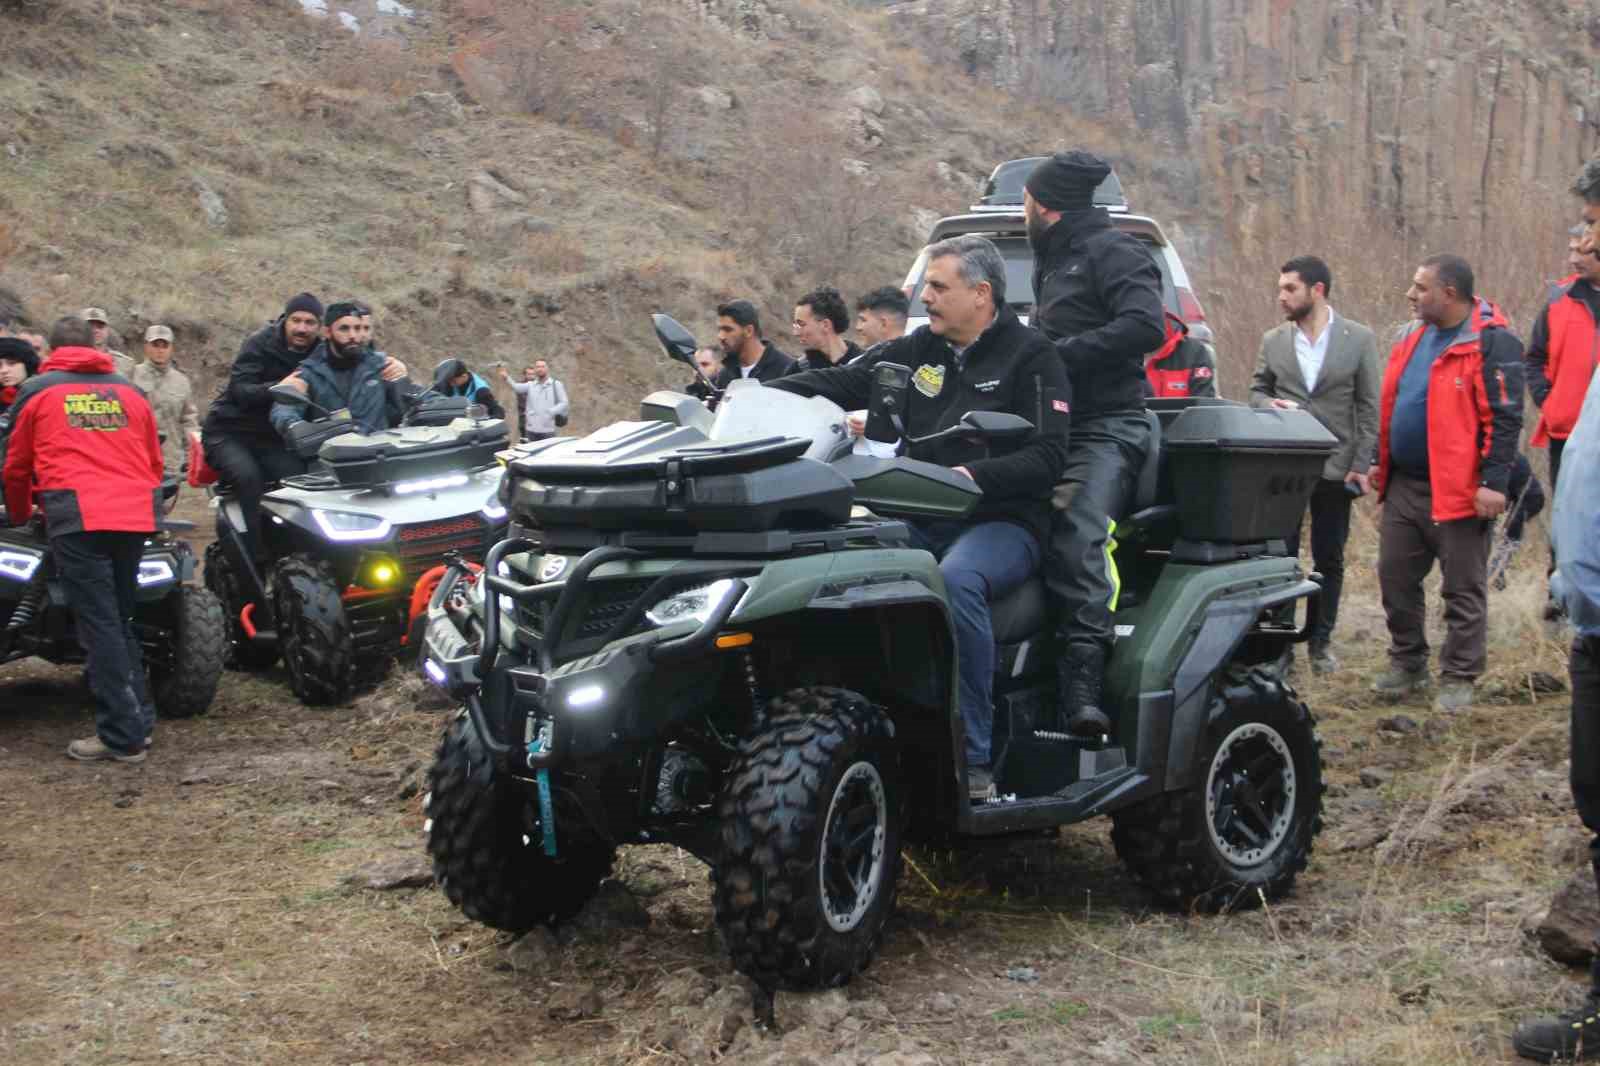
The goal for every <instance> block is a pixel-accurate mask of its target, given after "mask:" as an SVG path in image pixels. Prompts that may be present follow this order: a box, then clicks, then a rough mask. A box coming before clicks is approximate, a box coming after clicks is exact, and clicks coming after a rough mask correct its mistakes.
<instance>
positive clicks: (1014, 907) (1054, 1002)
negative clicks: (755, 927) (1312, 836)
mask: <svg viewBox="0 0 1600 1066" xmlns="http://www.w3.org/2000/svg"><path fill="white" fill-rule="evenodd" d="M185 511H186V512H187V513H191V514H196V515H198V516H199V517H202V518H203V516H204V511H203V509H202V508H201V507H200V506H199V504H198V502H197V501H193V500H191V501H189V502H188V503H187V504H186V507H185ZM1525 562H1527V561H1526V560H1525ZM1536 564H1537V561H1535V562H1534V563H1530V564H1529V566H1528V570H1527V572H1526V573H1523V572H1520V571H1519V574H1520V575H1521V577H1522V578H1526V580H1520V581H1519V582H1517V583H1515V584H1514V587H1513V589H1512V590H1511V591H1510V592H1507V593H1497V594H1496V595H1497V597H1499V599H1497V601H1496V603H1497V605H1498V606H1500V607H1502V608H1504V610H1503V611H1502V614H1506V615H1512V616H1515V617H1521V615H1522V614H1526V613H1527V611H1528V610H1531V609H1532V608H1531V606H1530V605H1531V604H1532V603H1533V602H1534V601H1533V598H1532V597H1533V593H1530V592H1528V591H1527V589H1528V588H1531V587H1532V586H1533V585H1537V584H1539V580H1538V573H1537V571H1538V570H1539V569H1542V567H1539V566H1537V565H1536ZM1538 595H1540V596H1542V591H1540V592H1539V593H1538ZM1348 602H1349V607H1348V608H1347V611H1346V615H1345V619H1344V620H1343V621H1342V623H1341V631H1342V634H1343V640H1342V642H1341V643H1340V644H1338V645H1337V646H1336V650H1337V651H1338V652H1339V653H1340V654H1341V655H1342V656H1344V658H1345V660H1346V665H1347V669H1346V671H1345V672H1344V673H1343V674H1341V675H1339V676H1338V677H1336V678H1335V679H1333V680H1331V681H1323V680H1321V679H1315V678H1311V677H1309V676H1305V671H1304V669H1303V668H1302V670H1301V674H1300V676H1299V680H1300V682H1301V683H1302V685H1303V694H1304V695H1305V697H1306V699H1307V700H1308V702H1309V703H1310V704H1311V705H1312V707H1313V709H1314V710H1315V711H1316V712H1317V714H1318V717H1319V719H1320V723H1321V729H1322V733H1323V736H1324V740H1325V743H1326V756H1327V764H1328V778H1329V780H1330V782H1331V786H1330V789H1329V795H1328V800H1327V814H1328V817H1327V822H1328V826H1327V830H1326V831H1325V832H1324V833H1323V835H1322V837H1321V838H1320V840H1319V842H1318V848H1317V853H1316V855H1315V857H1314V859H1313V862H1312V866H1311V869H1310V870H1309V872H1308V873H1307V874H1306V875H1305V876H1304V877H1303V878H1302V880H1301V881H1300V883H1299V885H1298V887H1297V890H1296V891H1295V893H1294V894H1293V895H1292V896H1291V897H1290V898H1288V899H1286V900H1283V901H1282V902H1280V903H1278V904H1276V905H1274V906H1272V907H1271V908H1270V909H1267V910H1256V911H1252V912H1248V913H1242V914H1233V915H1226V916H1222V917H1188V916H1184V915H1175V914H1171V913H1168V912H1164V911H1160V910H1157V909H1154V908H1153V907H1152V905H1151V903H1150V901H1149V899H1148V897H1146V896H1145V895H1144V893H1142V892H1141V891H1140V890H1139V889H1138V888H1137V887H1136V886H1135V885H1134V884H1133V883H1132V882H1131V881H1130V880H1129V878H1128V876H1127V875H1126V873H1125V872H1124V871H1123V870H1122V868H1121V867H1120V866H1119V865H1118V864H1117V862H1116V860H1115V857H1114V855H1113V853H1112V850H1111V846H1110V841H1109V836H1108V826H1109V823H1107V822H1105V821H1100V822H1095V823H1090V824H1088V825H1084V826H1079V827H1075V828H1072V829H1068V830H1064V831H1062V832H1059V833H1052V834H1049V835H1037V836H1032V837H1028V838H1024V839H1015V840H1007V841H997V842H990V843H986V844H982V845H975V846H972V847H966V848H960V849H956V850H938V851H934V850H930V849H926V848H911V849H909V850H908V851H907V856H908V859H909V860H910V861H909V863H908V865H907V869H906V872H905V876H904V879H903V881H902V892H901V898H900V907H899V912H898V914H897V915H896V916H895V917H894V919H893V920H892V923H891V926H890V930H889V936H888V940H887V944H886V947H885V950H884V952H883V954H882V955H881V956H880V957H879V958H878V960H877V961H876V962H875V963H874V964H873V966H872V967H871V969H870V970H868V971H867V972H866V974H864V975H863V976H862V977H861V978H860V979H859V980H857V981H856V982H855V983H854V984H852V985H851V986H850V987H849V988H848V989H846V990H843V991H836V992H830V993H826V994H818V995H795V994H781V995H780V996H779V998H778V1004H777V1021H778V1029H777V1031H775V1032H764V1031H756V1030H755V1029H754V1028H753V1027H752V1024H751V1023H752V1016H751V1012H750V1010H749V1007H748V990H747V987H746V986H745V984H744V983H743V981H742V980H741V979H739V978H738V977H736V976H735V975H734V974H733V973H732V972H731V971H730V970H729V968H728V966H727V963H726V961H725V958H724V955H723V953H722V951H721V950H720V948H719V945H718V942H717V937H716V933H715V931H714V929H713V928H712V926H711V913H710V902H709V893H708V886H707V880H706V871H705V868H704V867H703V866H702V865H700V864H699V863H698V862H696V861H695V860H693V859H692V858H690V857H689V856H687V855H686V854H684V853H681V852H679V851H677V850H676V849H672V848H666V847H652V848H635V849H631V850H628V851H625V852H624V857H623V859H622V861H621V863H620V864H619V867H618V874H617V877H618V881H619V882H620V885H618V886H613V887H612V888H611V889H610V890H609V891H607V892H606V893H605V896H604V899H605V904H606V905H605V906H604V907H597V908H595V909H594V911H593V912H591V913H588V914H586V915H585V916H584V918H583V919H582V920H581V921H580V922H579V923H578V924H577V925H576V926H575V927H573V928H569V929H564V930H562V931H560V932H559V933H558V934H556V935H551V934H548V933H544V932H540V933H536V934H533V935H531V936H529V937H526V938H524V939H523V940H521V941H517V942H513V941H512V940H511V938H509V937H506V936H504V935H502V934H497V933H495V932H493V931H491V930H488V929H486V928H483V927H481V926H478V925H475V924H473V923H471V922H468V921H466V920H465V919H463V918H462V916H461V915H460V914H459V913H457V912H456V911H455V910H454V909H453V908H452V907H451V906H450V905H449V903H448V902H447V901H446V900H445V898H444V896H443V895H442V894H441V893H440V892H438V891H437V890H436V889H434V888H433V887H432V886H431V885H429V884H427V883H426V878H427V867H426V865H425V862H424V858H423V847H422V826H423V820H424V814H423V810H422V799H423V797H422V791H423V789H424V785H423V780H422V774H423V771H424V770H425V768H426V764H427V761H428V759H429V757H430V753H431V750H432V746H433V744H434V743H435V741H436V739H437V737H438V734H439V732H440V729H441V727H442V725H443V723H444V721H445V720H446V718H447V717H448V715H449V714H450V711H449V709H448V708H445V707H440V706H439V705H438V704H437V703H436V702H432V701H431V699H430V691H429V690H428V689H427V688H426V687H425V686H424V685H423V684H422V683H421V682H420V681H418V680H417V679H415V678H414V677H413V676H412V675H411V673H410V672H409V671H407V670H404V669H400V668H397V669H396V670H395V671H394V672H393V673H392V674H391V675H390V677H389V679H388V680H387V681H386V682H385V683H384V684H383V685H382V686H380V688H379V689H378V690H377V691H375V692H373V693H370V694H368V695H366V696H364V697H362V698H359V699H358V700H356V701H355V702H354V703H352V704H351V705H348V706H345V707H340V708H336V709H332V710H313V709H308V708H304V707H301V706H299V705H298V704H297V703H296V702H295V701H294V700H293V699H292V698H291V696H290V695H289V692H288V688H287V685H286V684H285V681H284V678H283V677H282V675H281V673H278V672H272V673H268V674H266V675H264V676H260V677H252V676H247V675H243V674H229V675H227V676H226V678H225V681H224V687H223V690H222V692H221V693H220V694H219V696H218V698H217V700H216V703H215V705H214V707H213V709H212V711H211V713H210V715H209V716H208V717H205V718H200V719H195V720H191V721H180V722H164V723H161V724H160V725H159V727H158V729H157V733H156V737H155V746H154V749H153V751H152V753H151V757H150V759H149V761H148V762H146V763H145V764H144V765H142V766H139V767H122V766H111V767H106V766H82V765H78V764H74V763H72V762H70V761H69V760H67V759H66V758H65V756H64V748H65V746H66V743H67V741H68V740H70V739H71V738H73V737H75V736H80V735H85V734H86V733H87V732H88V731H89V725H88V723H89V714H88V711H87V708H86V705H85V700H84V696H83V694H82V692H81V690H80V687H79V683H78V671H77V670H76V669H75V668H55V667H50V666H46V665H42V664H38V663H33V662H24V663H17V664H13V665H11V666H7V667H0V708H3V709H4V711H3V713H0V818H3V821H4V825H5V829H4V832H3V833H0V901H3V903H0V958H4V959H6V960H7V965H6V967H5V973H4V977H3V979H0V1062H6V1063H19V1064H20V1063H27V1064H37V1066H45V1064H55V1063H145V1062H151V1063H153V1062H164V1063H189V1062H194V1063H201V1062H203V1063H219V1064H220V1063H249V1064H252V1066H254V1064H276V1063H294V1064H297V1066H303V1064H308V1063H341V1064H351V1063H365V1064H368V1066H375V1064H379V1063H384V1064H399V1063H457V1062H460V1063H466V1062H473V1063H482V1062H505V1063H543V1062H550V1063H555V1062H562V1063H574V1062H576V1063H641V1064H642V1063H673V1062H712V1061H718V1060H724V1061H729V1062H740V1063H747V1062H753V1063H816V1064H831V1063H839V1064H844V1063H870V1064H876V1066H912V1064H927V1063H940V1064H945V1063H949V1064H969V1063H973V1064H975V1063H991V1062H992V1063H1002V1062H1003V1063H1008V1064H1014V1063H1040V1064H1043V1063H1052V1064H1054V1063H1061V1062H1107V1063H1172V1064H1177V1063H1202V1062H1203V1063H1213V1062H1214V1063H1240V1064H1288V1063H1308V1064H1309V1063H1317V1064H1335V1063H1339V1064H1343V1063H1348V1064H1357V1063H1362V1064H1368V1063H1380V1062H1381V1063H1389V1062H1402V1061H1403V1062H1407V1063H1424V1064H1427V1063H1484V1062H1500V1061H1511V1059H1510V1051H1509V1044H1508V1042H1507V1035H1508V1033H1509V1031H1510V1029H1511V1027H1512V1025H1514V1024H1515V1021H1516V1019H1517V1018H1519V1017H1520V1016H1522V1015H1523V1014H1525V1013H1526V1012H1528V1011H1529V1010H1530V1009H1536V1008H1542V1007H1546V1006H1550V1005H1553V1004H1557V1003H1560V1002H1562V1001H1564V1000H1565V999H1567V998H1569V997H1570V996H1571V995H1573V993H1574V992H1575V991H1576V990H1578V989H1579V988H1580V986H1579V984H1578V983H1577V981H1578V975H1577V973H1576V972H1575V971H1570V970H1567V969H1565V968H1563V967H1559V966H1557V965H1556V964H1554V963H1552V962H1550V961H1549V960H1548V959H1547V958H1545V956H1544V955H1543V954H1542V953H1541V951H1540V950H1539V947H1538V945H1537V943H1536V942H1534V941H1532V940H1531V939H1530V937H1529V931H1530V930H1531V928H1532V927H1533V926H1534V925H1535V924H1536V923H1537V922H1538V920H1539V919H1540V918H1541V917H1542V915H1543V912H1544V909H1545V906H1546V904H1547V903H1548V901H1549V898H1550V896H1551V894H1552V893H1553V891H1554V890H1555V889H1556V888H1557V887H1559V886H1560V885H1561V884H1562V883H1563V882H1564V881H1565V880H1566V879H1567V877H1568V876H1569V875H1570V874H1571V873H1572V872H1573V871H1575V870H1577V869H1580V868H1581V867H1582V866H1583V865H1584V850H1583V845H1584V838H1583V835H1582V833H1581V832H1579V830H1578V828H1577V824H1576V819H1575V818H1574V817H1573V816H1572V814H1571V811H1570V800H1569V798H1568V795H1567V788H1566V769H1565V765H1564V759H1565V743H1566V704H1565V702H1564V701H1563V698H1562V697H1560V696H1555V697H1549V698H1543V699H1540V700H1538V701H1534V700H1532V699H1531V697H1530V695H1529V693H1528V689H1527V684H1526V683H1527V676H1528V670H1530V669H1545V670H1550V671H1551V672H1553V673H1556V674H1561V673H1562V672H1563V671H1562V666H1561V661H1560V651H1559V647H1558V646H1557V645H1556V644H1554V643H1551V642H1549V641H1545V640H1542V639H1541V638H1539V637H1537V636H1532V637H1522V636H1518V633H1519V632H1520V630H1516V629H1512V630H1503V629H1497V632H1496V637H1495V639H1496V644H1495V655H1496V662H1495V669H1494V670H1492V672H1491V675H1490V677H1489V678H1488V679H1487V681H1486V686H1485V687H1486V689H1487V690H1488V692H1487V694H1488V695H1489V697H1490V698H1491V699H1492V701H1493V702H1485V703H1483V704H1482V705H1480V706H1478V707H1476V708H1475V709H1473V710H1471V711H1469V712H1467V713H1465V714H1461V715H1457V716H1454V717H1451V716H1445V715H1442V714H1439V713H1436V712H1434V711H1432V710H1431V709H1430V708H1428V707H1427V706H1425V705H1414V706H1406V707H1387V706H1379V705H1376V704H1374V703H1372V702H1371V701H1370V700H1369V699H1368V698H1367V696H1366V695H1365V692H1364V676H1365V675H1366V674H1367V672H1368V671H1369V670H1370V669H1371V667H1372V666H1373V665H1374V664H1375V663H1376V662H1377V661H1378V657H1379V655H1380V653H1381V648H1382V643H1381V639H1380V636H1381V634H1382V622H1381V615H1380V614H1378V612H1377V608H1376V603H1375V596H1372V595H1371V590H1370V589H1362V588H1359V587H1358V588H1355V589H1352V591H1351V593H1350V599H1349V601H1348ZM1519 612H1520V613H1519ZM1512 624H1513V623H1511V622H1497V626H1501V627H1503V626H1506V625H1512ZM1515 624H1516V625H1520V624H1521V623H1515ZM1397 714H1399V715H1404V716H1407V717H1408V718H1409V719H1410V721H1396V720H1392V719H1391V716H1394V715H1397ZM369 879H375V880H376V881H378V882H396V881H398V882H400V883H401V884H403V885H406V886H408V887H399V888H391V889H375V888H371V887H367V882H368V880H369Z"/></svg>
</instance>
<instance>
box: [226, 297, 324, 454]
mask: <svg viewBox="0 0 1600 1066" xmlns="http://www.w3.org/2000/svg"><path fill="white" fill-rule="evenodd" d="M284 317H285V316H282V315H280V316H279V317H278V318H277V319H275V320H274V321H272V322H271V323H269V324H268V325H266V326H265V327H263V328H262V329H260V330H257V331H256V332H255V333H253V334H251V335H250V336H249V337H248V338H247V339H246V340H245V342H244V344H242V345H240V347H239V355H238V356H237V357H236V358H235V359H234V361H233V370H232V372H231V373H229V375H228V384H227V385H226V386H225V387H224V388H223V390H222V393H221V395H219V396H218V397H217V398H216V399H215V400H214V401H212V403H211V409H210V410H209V411H207V412H206V420H205V427H204V431H205V434H206V436H208V437H211V436H228V437H254V438H258V439H260V438H265V441H266V443H267V444H269V445H273V444H275V443H276V440H275V438H276V434H274V433H273V429H272V423H271V422H270V420H269V418H268V414H269V412H270V411H271V410H272V397H271V396H270V395H269V394H268V393H267V390H268V389H270V388H271V387H272V386H274V385H276V384H277V383H278V382H280V381H282V380H283V379H284V378H286V377H288V376H289V374H290V373H291V372H292V371H293V370H294V368H295V367H297V366H299V365H300V363H301V362H302V361H303V360H305V359H307V358H309V356H310V353H311V352H314V351H315V350H316V349H315V348H311V349H309V350H307V351H304V352H297V351H295V350H294V349H293V348H290V347H289V344H288V342H287V341H285V340H284V337H283V323H284Z"/></svg>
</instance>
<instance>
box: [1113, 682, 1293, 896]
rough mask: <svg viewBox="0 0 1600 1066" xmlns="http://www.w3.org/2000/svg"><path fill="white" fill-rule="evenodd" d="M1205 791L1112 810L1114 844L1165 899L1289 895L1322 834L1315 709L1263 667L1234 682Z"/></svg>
mask: <svg viewBox="0 0 1600 1066" xmlns="http://www.w3.org/2000/svg"><path fill="white" fill-rule="evenodd" d="M1210 718H1211V723H1210V725H1209V726H1208V727H1207V730H1206V736H1205V739H1204V742H1203V743H1202V744H1201V747H1200V751H1199V753H1198V765H1197V771H1198V772H1197V775H1196V778H1197V780H1198V781H1199V786H1198V787H1197V788H1191V789H1184V790H1182V791H1179V792H1171V793H1167V794H1166V795H1162V796H1157V797H1155V798H1154V799H1150V800H1146V801H1145V802H1143V803H1140V804H1136V805H1134V806H1132V807H1130V808H1128V809H1126V810H1123V811H1118V812H1116V813H1115V814H1113V815H1112V830H1111V841H1112V843H1113V844H1114V845H1115V846H1116V849H1117V854H1118V855H1119V856H1121V858H1122V860H1123V861H1124V862H1126V863H1127V864H1128V867H1129V868H1130V869H1131V870H1132V871H1133V874H1134V876H1135V877H1137V878H1138V879H1139V880H1140V881H1142V882H1144V884H1145V886H1146V887H1147V888H1149V889H1150V891H1151V892H1153V893H1155V895H1156V896H1157V897H1158V898H1159V899H1161V900H1162V901H1163V902H1165V903H1167V904H1169V905H1171V906H1174V907H1180V908H1183V909H1194V910H1201V911H1210V912H1216V911H1222V910H1232V909H1242V908H1246V907H1251V906H1254V905H1255V904H1256V903H1258V902H1260V901H1261V899H1262V898H1263V897H1265V898H1266V899H1269V900H1270V899H1276V898H1278V897H1279V896H1282V895H1283V894H1284V893H1286V892H1288V891H1289V889H1290V887H1291V886H1292V885H1293V884H1294V879H1295V875H1296V874H1298V873H1299V872H1300V871H1301V870H1304V869H1305V868H1306V863H1307V861H1308V860H1309V859H1310V857H1311V848H1312V843H1313V841H1314V839H1315V838H1316V835H1317V834H1318V833H1319V832H1321V831H1322V742H1321V741H1320V740H1319V739H1318V737H1317V732H1316V726H1315V722H1314V720H1313V719H1312V717H1311V712H1310V711H1309V710H1308V709H1307V708H1306V705H1305V704H1304V703H1302V702H1300V700H1299V698H1298V697H1297V696H1296V695H1295V692H1294V690H1293V689H1292V688H1290V687H1289V686H1288V685H1287V684H1285V683H1284V682H1283V681H1282V680H1281V679H1280V678H1279V677H1278V675H1277V674H1276V673H1274V672H1272V671H1271V670H1270V669H1268V668H1264V667H1256V668H1254V669H1252V670H1250V671H1249V672H1248V673H1246V674H1242V675H1238V676H1235V677H1232V678H1231V679H1230V680H1228V681H1227V682H1225V683H1224V685H1223V688H1222V691H1221V693H1220V694H1219V695H1218V696H1217V697H1216V699H1215V701H1214V702H1213V703H1212V706H1211V713H1210Z"/></svg>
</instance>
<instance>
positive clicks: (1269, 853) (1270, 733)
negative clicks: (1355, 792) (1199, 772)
mask: <svg viewBox="0 0 1600 1066" xmlns="http://www.w3.org/2000/svg"><path fill="white" fill-rule="evenodd" d="M1298 783H1299V782H1298V780H1297V778H1296V776H1295V769H1294V756H1293V755H1291V754H1290V752H1289V745H1288V743H1287V742H1286V741H1285V740H1284V739H1283V736H1282V735H1281V734H1279V732H1278V731H1277V730H1276V729H1273V728H1272V727H1271V726H1269V725H1265V724H1263V723H1261V722H1247V723H1246V724H1244V725H1242V726H1239V727H1238V728H1237V729H1235V730H1234V731H1233V732H1231V733H1229V734H1228V736H1227V737H1226V738H1225V739H1224V740H1223V742H1222V744H1221V745H1220V746H1218V748H1217V754H1216V755H1215V756H1214V757H1213V758H1212V760H1211V770H1210V773H1209V774H1208V775H1207V777H1206V829H1207V831H1208V832H1210V834H1211V842H1212V844H1214V845H1215V846H1216V848H1217V850H1218V851H1220V852H1221V853H1222V855H1223V857H1224V858H1226V859H1227V861H1228V862H1230V863H1232V864H1233V865H1235V866H1242V867H1250V866H1260V865H1261V864H1262V863H1264V862H1267V861H1268V860H1269V859H1271V858H1272V857H1273V856H1274V855H1276V854H1277V853H1278V848H1279V847H1280V846H1281V845H1282V844H1283V841H1284V839H1285V838H1286V837H1287V836H1288V835H1289V829H1290V827H1291V826H1292V825H1293V823H1294V811H1295V796H1296V789H1297V786H1298Z"/></svg>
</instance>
